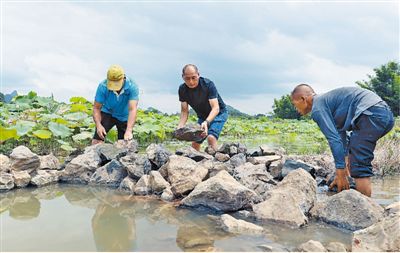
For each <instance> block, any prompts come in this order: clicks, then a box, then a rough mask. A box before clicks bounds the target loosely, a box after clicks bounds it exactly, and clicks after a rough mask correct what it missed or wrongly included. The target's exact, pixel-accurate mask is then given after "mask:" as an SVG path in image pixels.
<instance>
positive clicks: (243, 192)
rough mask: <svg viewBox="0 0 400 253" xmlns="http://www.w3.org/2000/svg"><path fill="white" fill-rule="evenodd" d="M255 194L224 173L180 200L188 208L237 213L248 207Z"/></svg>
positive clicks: (198, 186) (197, 187) (199, 185)
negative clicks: (204, 208)
mask: <svg viewBox="0 0 400 253" xmlns="http://www.w3.org/2000/svg"><path fill="white" fill-rule="evenodd" d="M256 199H257V194H256V193H255V192H254V191H252V190H250V189H248V188H246V187H245V186H243V185H241V184H240V183H238V182H237V181H236V180H235V179H234V178H233V177H232V176H231V175H229V173H228V172H226V171H221V172H219V173H218V174H217V175H216V176H214V177H211V178H209V179H207V180H206V181H204V182H201V183H200V184H198V185H197V186H196V188H195V189H194V190H193V191H192V192H191V193H190V194H189V195H188V196H187V197H186V198H184V199H183V200H182V202H181V203H182V205H184V206H189V207H207V208H211V209H214V210H217V211H224V212H229V211H237V210H239V209H243V208H245V207H248V206H249V205H250V204H251V203H252V202H253V201H254V200H256Z"/></svg>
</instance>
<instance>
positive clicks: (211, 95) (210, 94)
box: [208, 82, 218, 99]
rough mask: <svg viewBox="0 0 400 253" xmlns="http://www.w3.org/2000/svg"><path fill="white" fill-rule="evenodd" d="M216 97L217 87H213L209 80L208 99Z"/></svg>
mask: <svg viewBox="0 0 400 253" xmlns="http://www.w3.org/2000/svg"><path fill="white" fill-rule="evenodd" d="M217 97H218V91H217V88H216V87H215V84H214V83H213V82H210V83H209V86H208V99H214V98H217Z"/></svg>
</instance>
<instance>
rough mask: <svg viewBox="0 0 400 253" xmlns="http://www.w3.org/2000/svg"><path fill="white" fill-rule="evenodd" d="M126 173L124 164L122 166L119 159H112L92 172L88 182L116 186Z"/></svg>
mask: <svg viewBox="0 0 400 253" xmlns="http://www.w3.org/2000/svg"><path fill="white" fill-rule="evenodd" d="M127 175H128V173H127V172H126V170H125V168H124V166H122V164H121V163H120V162H119V161H117V160H112V161H111V162H109V163H107V164H106V165H104V166H102V167H100V168H98V169H97V170H96V171H95V172H94V173H93V175H92V176H91V177H90V180H89V184H91V185H104V186H110V187H118V186H119V185H120V184H121V181H122V180H123V179H124V178H125V177H126V176H127Z"/></svg>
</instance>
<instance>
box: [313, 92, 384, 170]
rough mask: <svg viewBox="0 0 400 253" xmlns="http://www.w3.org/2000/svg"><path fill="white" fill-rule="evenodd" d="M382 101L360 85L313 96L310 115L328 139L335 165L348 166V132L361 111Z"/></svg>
mask: <svg viewBox="0 0 400 253" xmlns="http://www.w3.org/2000/svg"><path fill="white" fill-rule="evenodd" d="M381 101H382V99H381V98H380V97H379V96H378V95H376V94H375V93H373V92H372V91H369V90H366V89H362V88H358V87H344V88H339V89H335V90H332V91H329V92H327V93H324V94H321V95H315V96H314V98H313V106H312V110H311V118H312V119H313V120H314V121H315V122H316V123H317V124H318V126H319V127H320V129H321V131H322V133H323V134H324V135H325V137H326V139H327V140H328V142H329V146H330V148H331V151H332V155H333V157H334V159H335V166H336V168H344V167H345V160H344V157H345V156H346V152H347V144H348V142H347V138H346V131H351V130H352V128H353V127H354V122H355V120H356V119H357V118H358V116H360V115H361V113H363V112H364V111H365V110H367V109H368V108H370V107H371V106H373V105H376V104H377V103H379V102H381Z"/></svg>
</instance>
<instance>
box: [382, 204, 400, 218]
mask: <svg viewBox="0 0 400 253" xmlns="http://www.w3.org/2000/svg"><path fill="white" fill-rule="evenodd" d="M392 213H400V201H397V202H394V203H392V204H390V205H388V206H387V207H385V214H386V215H389V214H392Z"/></svg>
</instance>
